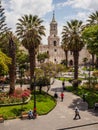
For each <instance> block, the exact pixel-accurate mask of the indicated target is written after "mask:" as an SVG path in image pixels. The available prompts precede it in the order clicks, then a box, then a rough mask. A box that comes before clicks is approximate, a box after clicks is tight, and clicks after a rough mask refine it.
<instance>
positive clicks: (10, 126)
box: [0, 80, 98, 130]
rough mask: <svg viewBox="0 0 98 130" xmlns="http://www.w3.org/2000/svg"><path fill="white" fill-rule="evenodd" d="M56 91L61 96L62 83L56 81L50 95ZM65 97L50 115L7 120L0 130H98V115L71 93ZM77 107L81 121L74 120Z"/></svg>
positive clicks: (67, 93) (0, 125) (65, 93)
mask: <svg viewBox="0 0 98 130" xmlns="http://www.w3.org/2000/svg"><path fill="white" fill-rule="evenodd" d="M66 84H67V83H66ZM55 90H57V92H58V95H60V92H61V91H62V84H61V81H58V80H56V81H55V82H54V84H53V85H52V86H51V90H50V91H49V93H51V94H54V91H55ZM64 95H65V97H64V101H63V102H61V101H60V99H58V101H57V106H56V107H55V109H53V110H52V111H51V112H50V113H49V114H47V115H44V116H38V117H37V119H35V120H21V119H14V120H7V121H4V123H1V124H0V130H98V113H94V111H93V110H88V109H87V104H86V103H84V102H83V101H82V99H80V98H79V97H78V96H76V95H74V94H72V93H70V92H64ZM76 105H77V106H78V107H79V108H80V115H81V119H79V120H73V117H74V108H75V106H76ZM43 107H44V106H43Z"/></svg>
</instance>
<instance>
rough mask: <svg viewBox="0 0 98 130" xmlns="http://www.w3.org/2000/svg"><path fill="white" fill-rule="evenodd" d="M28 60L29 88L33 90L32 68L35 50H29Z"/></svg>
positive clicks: (33, 67) (33, 66)
mask: <svg viewBox="0 0 98 130" xmlns="http://www.w3.org/2000/svg"><path fill="white" fill-rule="evenodd" d="M29 60H30V88H31V90H33V86H32V79H33V77H34V69H35V50H34V49H33V50H32V49H30V50H29Z"/></svg>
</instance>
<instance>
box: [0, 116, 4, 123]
mask: <svg viewBox="0 0 98 130" xmlns="http://www.w3.org/2000/svg"><path fill="white" fill-rule="evenodd" d="M3 122H4V118H3V115H0V123H3Z"/></svg>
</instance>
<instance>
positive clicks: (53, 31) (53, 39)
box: [48, 11, 59, 46]
mask: <svg viewBox="0 0 98 130" xmlns="http://www.w3.org/2000/svg"><path fill="white" fill-rule="evenodd" d="M57 35H58V29H57V22H56V20H55V13H54V11H53V17H52V21H51V23H50V36H49V37H48V45H52V46H54V44H55V45H56V46H57V45H59V37H58V36H57Z"/></svg>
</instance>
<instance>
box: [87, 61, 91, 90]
mask: <svg viewBox="0 0 98 130" xmlns="http://www.w3.org/2000/svg"><path fill="white" fill-rule="evenodd" d="M88 71H89V73H88V75H89V88H90V84H91V73H90V63H89V68H88Z"/></svg>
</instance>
